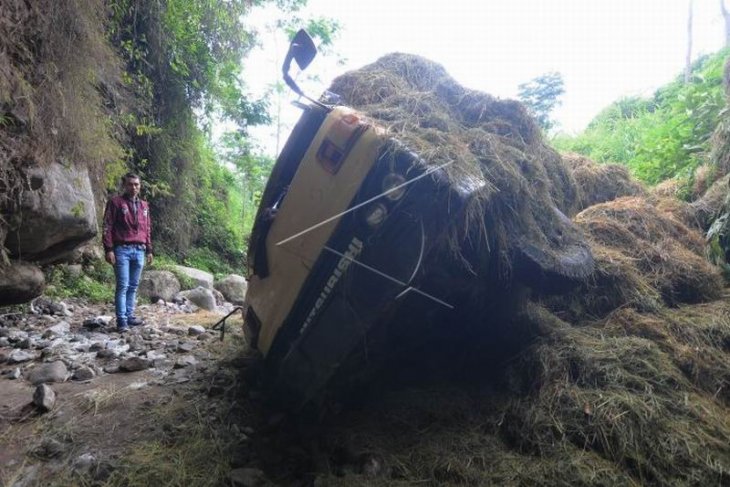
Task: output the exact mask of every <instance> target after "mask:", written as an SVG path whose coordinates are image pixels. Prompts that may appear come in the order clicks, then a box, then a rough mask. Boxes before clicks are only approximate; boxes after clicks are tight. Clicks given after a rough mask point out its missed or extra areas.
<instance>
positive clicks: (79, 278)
mask: <svg viewBox="0 0 730 487" xmlns="http://www.w3.org/2000/svg"><path fill="white" fill-rule="evenodd" d="M87 269H88V270H87V271H86V273H81V274H75V273H73V272H71V270H70V269H69V266H67V265H56V266H53V267H51V268H50V270H49V271H48V272H47V275H46V282H47V283H48V285H49V286H48V288H47V290H46V294H47V295H48V296H51V297H56V298H72V297H74V298H84V299H88V300H89V301H91V302H93V303H103V302H111V301H113V300H114V287H115V279H114V270H113V269H112V266H110V265H109V264H107V263H106V262H104V261H102V260H99V261H95V262H93V263H92V265H90V266H88V267H87Z"/></svg>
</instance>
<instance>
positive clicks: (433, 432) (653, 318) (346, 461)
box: [322, 300, 730, 486]
mask: <svg viewBox="0 0 730 487" xmlns="http://www.w3.org/2000/svg"><path fill="white" fill-rule="evenodd" d="M531 307H532V309H531V312H530V313H528V314H529V315H530V317H529V319H531V320H533V321H535V326H538V327H539V328H540V329H541V330H542V331H543V332H544V335H543V337H542V338H540V339H538V340H537V341H536V342H535V343H533V344H532V345H531V346H529V347H528V348H526V349H525V350H524V352H523V353H522V354H521V355H520V357H518V358H517V359H515V360H514V361H512V362H511V363H510V364H508V365H507V368H506V372H504V373H503V376H504V377H505V381H504V384H501V385H499V386H494V385H492V386H491V387H489V386H487V387H486V388H485V386H484V384H471V385H470V386H468V387H467V386H463V385H461V386H454V385H453V384H452V385H443V386H431V387H429V388H423V389H416V390H414V389H411V390H406V391H396V392H392V393H390V394H388V395H386V396H385V397H384V398H378V399H376V400H375V401H373V402H374V404H371V405H369V406H368V407H367V408H365V409H363V410H358V411H351V412H349V413H347V414H346V415H344V416H341V417H338V418H337V419H335V420H334V421H333V422H332V423H331V424H330V425H329V429H328V430H326V432H325V434H324V450H325V451H326V452H328V453H330V454H331V458H333V459H334V461H333V463H332V464H330V472H331V473H330V475H329V476H328V477H327V478H326V479H325V482H323V483H322V485H399V484H402V485H405V484H409V483H413V482H423V483H424V484H431V485H616V486H618V485H621V486H624V485H636V486H638V485H725V484H727V482H729V481H730V443H728V442H727V438H729V437H730V409H729V408H730V303H728V302H727V301H725V300H723V301H715V302H713V303H707V304H697V305H688V306H685V307H682V308H676V309H664V310H662V311H659V312H657V313H654V314H642V313H640V312H638V311H636V310H634V309H630V308H625V309H621V310H618V311H616V312H615V313H613V314H611V315H610V316H609V317H608V318H606V319H603V320H600V321H597V322H593V323H586V324H584V325H583V326H581V327H572V326H570V325H569V324H567V323H565V322H562V321H560V320H559V319H557V318H556V317H555V316H554V315H552V314H551V313H549V312H548V311H547V310H546V309H544V308H541V307H539V306H534V305H531ZM373 466H378V467H379V468H377V469H375V468H373Z"/></svg>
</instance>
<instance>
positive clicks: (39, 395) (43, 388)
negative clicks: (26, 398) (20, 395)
mask: <svg viewBox="0 0 730 487" xmlns="http://www.w3.org/2000/svg"><path fill="white" fill-rule="evenodd" d="M33 404H35V406H36V407H37V408H38V409H39V410H40V411H41V412H47V411H50V410H51V409H53V406H54V405H55V404H56V393H55V392H53V389H51V388H50V386H48V385H47V384H40V385H39V386H38V387H36V388H35V392H34V393H33Z"/></svg>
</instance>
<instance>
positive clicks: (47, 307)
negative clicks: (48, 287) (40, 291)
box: [30, 296, 71, 321]
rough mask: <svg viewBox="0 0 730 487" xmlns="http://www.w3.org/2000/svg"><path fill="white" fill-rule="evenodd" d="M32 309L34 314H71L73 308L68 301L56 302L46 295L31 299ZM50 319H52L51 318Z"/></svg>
mask: <svg viewBox="0 0 730 487" xmlns="http://www.w3.org/2000/svg"><path fill="white" fill-rule="evenodd" d="M30 311H31V313H33V314H40V315H56V316H70V315H71V310H69V309H68V306H67V305H66V303H56V302H54V301H52V300H50V299H48V298H46V297H43V296H41V297H39V298H36V299H34V300H33V301H31V303H30ZM49 321H50V319H49Z"/></svg>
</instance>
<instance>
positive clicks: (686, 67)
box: [684, 0, 722, 83]
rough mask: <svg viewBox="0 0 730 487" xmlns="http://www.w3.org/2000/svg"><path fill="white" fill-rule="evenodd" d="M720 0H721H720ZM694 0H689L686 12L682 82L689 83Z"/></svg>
mask: <svg viewBox="0 0 730 487" xmlns="http://www.w3.org/2000/svg"><path fill="white" fill-rule="evenodd" d="M721 1H722V0H721ZM693 3H694V0H689V2H688V6H689V11H688V12H687V57H686V58H685V62H684V82H685V83H689V78H690V74H691V70H692V4H693Z"/></svg>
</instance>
